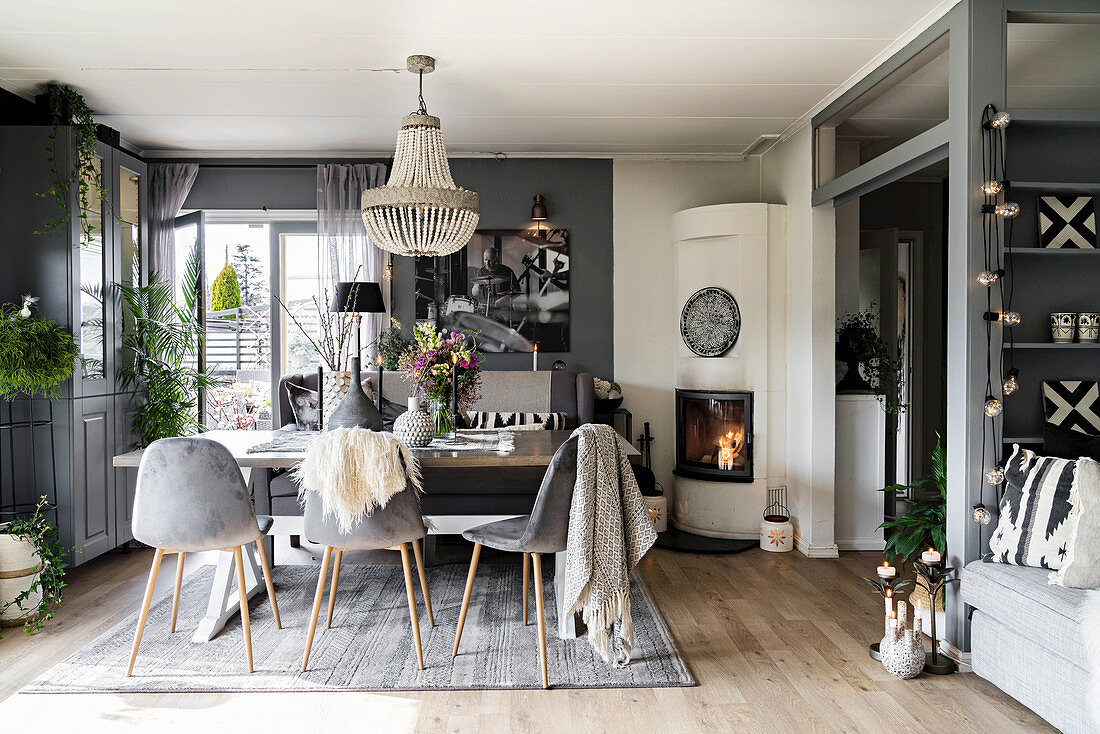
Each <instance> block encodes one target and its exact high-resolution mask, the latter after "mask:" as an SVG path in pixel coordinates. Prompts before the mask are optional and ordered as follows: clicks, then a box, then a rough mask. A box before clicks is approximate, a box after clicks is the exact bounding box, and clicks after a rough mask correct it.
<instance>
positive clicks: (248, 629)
mask: <svg viewBox="0 0 1100 734" xmlns="http://www.w3.org/2000/svg"><path fill="white" fill-rule="evenodd" d="M242 547H243V546H239V545H238V546H234V548H233V560H234V561H235V562H236V564H237V590H238V591H239V592H240V595H241V626H242V627H243V628H244V651H245V654H246V655H247V657H248V672H249V673H251V672H252V670H253V668H252V625H251V622H250V620H249V619H248V584H246V583H245V580H244V555H243V554H242V553H241V548H242Z"/></svg>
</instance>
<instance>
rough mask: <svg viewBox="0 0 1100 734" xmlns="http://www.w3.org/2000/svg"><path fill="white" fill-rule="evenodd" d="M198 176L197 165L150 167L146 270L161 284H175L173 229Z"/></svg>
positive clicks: (160, 164) (170, 164)
mask: <svg viewBox="0 0 1100 734" xmlns="http://www.w3.org/2000/svg"><path fill="white" fill-rule="evenodd" d="M198 175H199V166H198V164H196V163H153V164H150V166H149V270H150V272H152V273H155V274H156V275H157V277H158V278H159V279H160V280H161V281H162V282H164V283H175V282H176V230H175V228H174V227H173V225H172V220H173V219H175V218H176V217H177V216H178V215H179V213H180V209H181V208H182V207H183V202H184V201H186V200H187V194H188V193H189V192H190V191H191V186H192V185H193V184H194V183H195V178H196V177H197V176H198Z"/></svg>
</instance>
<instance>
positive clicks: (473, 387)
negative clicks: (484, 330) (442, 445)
mask: <svg viewBox="0 0 1100 734" xmlns="http://www.w3.org/2000/svg"><path fill="white" fill-rule="evenodd" d="M456 359H457V362H456ZM399 363H400V366H401V369H402V370H403V371H404V372H405V375H406V376H407V377H408V379H409V381H410V382H411V383H412V384H413V387H414V390H415V392H416V395H417V396H418V397H420V399H421V400H424V401H426V402H427V403H428V405H429V409H430V411H431V414H432V420H433V422H434V424H435V432H436V434H437V435H442V434H445V433H450V432H451V431H453V430H454V429H455V427H456V426H455V425H454V423H453V421H452V416H451V405H450V398H451V396H452V392H451V390H452V385H451V374H452V368H453V372H454V374H455V375H456V378H455V382H456V383H457V384H456V385H455V386H454V397H455V402H456V405H457V407H458V411H459V415H462V414H463V413H464V412H465V411H466V409H467V408H469V407H470V406H471V405H473V404H474V403H475V402H477V400H478V398H480V397H481V394H480V387H481V372H480V368H479V365H480V363H481V355H480V354H479V353H478V351H477V349H476V348H475V347H474V346H473V341H472V340H468V339H467V338H466V336H465V335H463V334H459V333H458V332H456V331H452V332H449V333H448V332H447V331H446V330H444V331H436V330H435V327H433V326H432V325H431V324H428V323H421V324H417V325H416V328H415V329H413V344H412V346H411V347H409V349H407V350H406V351H405V352H403V353H402V354H401V358H400V360H399Z"/></svg>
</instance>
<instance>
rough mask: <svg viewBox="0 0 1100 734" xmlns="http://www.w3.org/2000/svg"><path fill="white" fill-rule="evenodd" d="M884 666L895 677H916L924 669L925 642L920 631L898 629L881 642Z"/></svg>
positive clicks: (880, 652)
mask: <svg viewBox="0 0 1100 734" xmlns="http://www.w3.org/2000/svg"><path fill="white" fill-rule="evenodd" d="M879 654H880V655H881V656H882V667H884V668H886V672H887V673H889V674H890V675H892V676H894V677H895V678H903V679H908V678H916V677H917V676H918V675H920V674H921V671H922V670H924V661H925V652H924V642H923V640H922V638H921V634H920V631H919V630H918V631H916V632H912V631H909V630H904V629H903V630H897V631H896V632H894V633H893V634H888V635H886V636H885V637H883V638H882V642H880V643H879Z"/></svg>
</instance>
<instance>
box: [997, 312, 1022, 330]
mask: <svg viewBox="0 0 1100 734" xmlns="http://www.w3.org/2000/svg"><path fill="white" fill-rule="evenodd" d="M1020 321H1021V319H1020V314H1019V313H1017V312H1016V311H1005V312H1004V313H1003V314H1001V323H1003V324H1004V325H1005V326H1019V325H1020Z"/></svg>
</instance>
